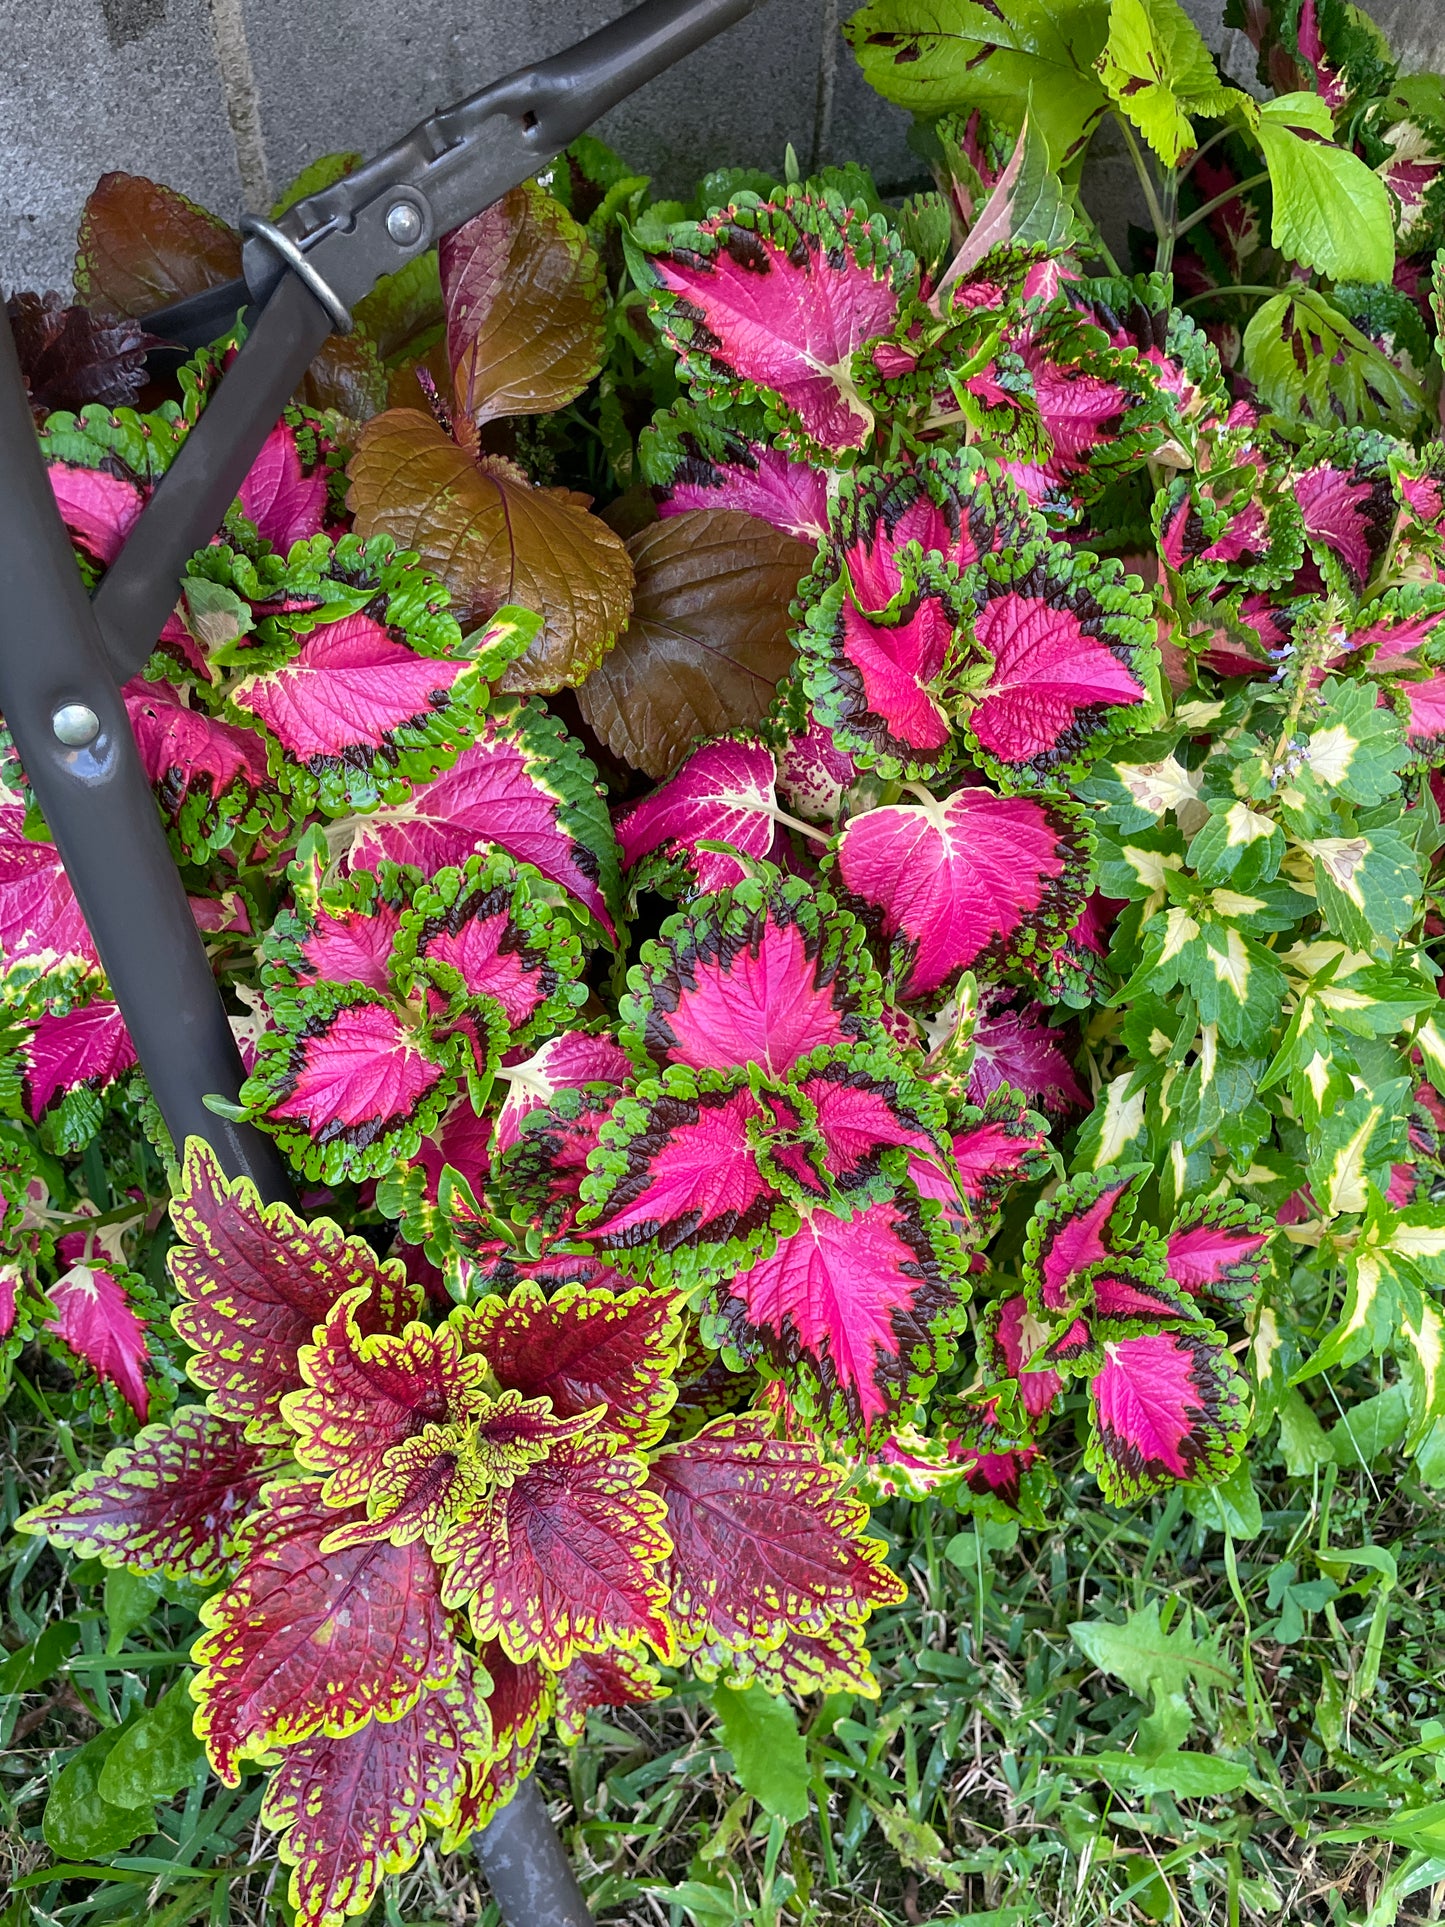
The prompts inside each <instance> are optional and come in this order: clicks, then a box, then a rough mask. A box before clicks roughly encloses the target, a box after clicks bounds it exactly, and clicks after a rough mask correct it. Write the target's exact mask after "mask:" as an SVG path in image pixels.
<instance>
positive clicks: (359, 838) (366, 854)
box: [347, 703, 620, 936]
mask: <svg viewBox="0 0 1445 1927" xmlns="http://www.w3.org/2000/svg"><path fill="white" fill-rule="evenodd" d="M489 843H494V844H497V845H498V846H499V847H500V848H502V849H504V850H506V851H507V852H508V854H509V855H511V856H514V857H516V858H517V860H518V862H522V863H530V864H531V865H532V866H533V868H534V869H537V870H540V871H541V873H542V875H543V876H544V877H550V878H551V879H552V881H553V882H554V883H559V884H561V886H562V888H563V889H564V890H566V891H567V892H568V894H569V895H570V896H573V897H575V898H576V899H577V901H578V902H579V903H581V904H583V905H584V906H585V907H586V908H587V909H588V910H590V911H591V913H592V915H593V916H594V917H596V919H597V921H598V922H599V923H600V924H601V926H602V928H603V929H604V930H605V931H606V932H607V933H608V935H609V936H612V935H614V934H615V925H614V923H613V920H612V909H611V907H610V906H613V905H615V904H616V902H617V899H618V895H619V888H620V886H619V881H618V870H617V845H616V841H615V839H614V837H613V834H612V825H611V822H610V820H609V818H608V815H607V810H606V807H605V805H604V804H603V802H602V799H601V796H600V794H599V792H598V788H597V776H596V772H595V771H594V770H593V768H592V766H591V764H590V763H588V762H587V761H586V760H585V758H584V757H583V756H582V755H581V753H580V752H579V751H578V749H577V747H576V745H575V744H574V743H572V741H571V739H570V738H569V737H568V736H567V734H566V731H565V730H564V729H563V727H562V725H561V724H560V723H559V722H557V721H556V720H555V719H554V718H553V717H551V716H549V715H547V713H546V712H545V711H544V710H543V709H541V708H540V706H537V705H535V704H530V703H516V704H510V705H506V704H504V705H495V704H494V705H493V707H492V709H491V711H490V712H489V714H488V716H487V719H486V723H485V725H484V726H483V728H482V729H481V731H480V733H479V735H478V737H477V740H476V741H475V742H474V743H473V744H471V745H470V746H469V747H468V748H467V749H465V750H463V751H462V753H461V755H460V756H458V758H457V760H456V762H455V763H454V764H453V766H452V767H451V768H450V769H449V770H446V771H444V772H443V773H442V774H441V775H440V776H437V777H434V778H433V779H432V780H431V781H430V782H427V783H419V784H418V785H417V786H416V788H415V790H414V792H413V794H412V797H411V800H410V802H408V803H404V804H401V805H399V806H397V807H395V808H383V809H379V810H377V811H375V812H374V813H373V814H371V815H369V816H364V817H360V818H357V819H355V821H354V822H353V823H352V825H351V826H350V842H349V845H348V846H347V861H348V863H349V864H350V866H351V868H352V869H362V870H374V869H375V868H376V867H377V866H378V865H379V864H380V863H383V862H392V863H402V864H409V865H413V866H415V867H416V868H417V869H420V870H422V871H424V872H426V874H428V875H434V874H435V873H436V872H437V871H438V870H442V869H446V868H447V867H448V866H453V865H459V864H462V863H464V862H465V861H466V859H467V858H468V857H469V856H471V855H472V854H473V853H474V852H476V851H478V850H481V849H482V848H483V847H484V846H485V845H487V844H489Z"/></svg>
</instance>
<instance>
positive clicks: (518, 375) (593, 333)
mask: <svg viewBox="0 0 1445 1927" xmlns="http://www.w3.org/2000/svg"><path fill="white" fill-rule="evenodd" d="M440 258H441V279H442V289H443V292H444V294H445V298H446V331H447V356H448V359H449V360H450V362H451V368H452V384H453V390H454V394H455V398H456V404H457V408H458V410H459V411H460V413H461V414H463V415H465V416H469V417H470V418H471V419H472V420H473V421H475V422H488V421H493V420H495V419H496V418H497V417H498V416H501V415H549V414H553V413H555V411H556V410H557V409H559V408H565V407H566V406H567V404H568V403H569V402H571V401H575V400H576V398H577V397H578V395H580V394H581V392H582V390H583V389H584V388H585V387H586V386H587V384H588V382H589V381H591V379H592V377H593V376H594V375H595V374H596V373H597V370H598V368H599V367H600V366H601V364H602V350H603V334H604V329H605V324H606V311H607V299H606V297H607V282H606V276H605V274H604V272H603V267H602V262H601V259H600V257H599V256H598V254H597V251H596V249H595V248H594V247H593V246H592V244H591V242H590V241H589V240H588V238H587V235H586V233H585V232H584V230H583V229H582V228H580V227H579V226H578V225H577V223H576V222H575V221H574V220H573V218H572V216H571V215H570V214H569V213H568V212H567V210H566V208H564V207H563V206H562V204H561V202H560V201H558V200H556V199H555V198H554V197H553V196H552V195H551V194H549V193H548V192H547V190H546V189H545V188H544V187H541V186H539V184H538V183H537V182H536V181H524V182H523V183H522V185H521V186H520V187H514V188H512V189H511V190H510V191H509V192H508V193H506V194H504V195H503V196H502V198H501V200H499V201H494V202H493V203H492V205H491V206H490V207H489V208H486V209H485V210H484V211H483V212H482V213H481V214H478V215H476V216H475V217H474V218H473V219H472V220H470V221H468V222H466V223H465V225H464V226H462V227H459V228H457V229H456V230H455V231H454V232H453V233H451V234H448V235H445V236H444V237H443V239H442V243H441V248H440Z"/></svg>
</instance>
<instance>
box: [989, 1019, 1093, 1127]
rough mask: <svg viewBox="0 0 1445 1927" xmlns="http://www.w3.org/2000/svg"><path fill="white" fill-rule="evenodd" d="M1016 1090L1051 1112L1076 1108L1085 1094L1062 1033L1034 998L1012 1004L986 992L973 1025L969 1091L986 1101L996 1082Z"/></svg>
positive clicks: (1085, 1101) (998, 1086)
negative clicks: (1026, 1001) (1032, 1000)
mask: <svg viewBox="0 0 1445 1927" xmlns="http://www.w3.org/2000/svg"><path fill="white" fill-rule="evenodd" d="M1004 1087H1007V1088H1009V1089H1011V1090H1016V1091H1021V1092H1022V1093H1023V1095H1024V1096H1025V1097H1026V1098H1028V1100H1029V1102H1030V1103H1031V1104H1036V1105H1037V1106H1038V1108H1039V1109H1040V1110H1041V1111H1045V1112H1047V1113H1048V1115H1049V1116H1050V1117H1060V1116H1063V1115H1064V1114H1065V1113H1066V1112H1068V1111H1071V1110H1074V1109H1081V1108H1083V1107H1084V1106H1086V1105H1087V1104H1088V1102H1089V1094H1088V1092H1087V1091H1086V1090H1085V1089H1084V1087H1083V1085H1082V1084H1081V1083H1080V1082H1079V1078H1078V1073H1077V1072H1076V1071H1075V1070H1074V1067H1073V1065H1072V1064H1071V1063H1070V1062H1069V1057H1068V1052H1067V1049H1066V1047H1065V1034H1064V1032H1062V1031H1060V1030H1056V1029H1055V1028H1054V1026H1053V1025H1051V1024H1049V1023H1048V1022H1047V1021H1046V1019H1045V1017H1044V1013H1043V1010H1042V1009H1041V1007H1040V1006H1039V1005H1038V1004H1034V1003H1022V1004H1019V1005H1011V1004H1008V1003H1006V1002H1002V1001H1000V1000H999V999H997V998H996V997H990V996H988V995H987V993H986V994H985V997H984V998H983V1000H982V1007H981V1011H980V1015H979V1018H978V1022H977V1023H976V1024H975V1025H974V1031H973V1060H972V1063H971V1064H970V1066H969V1075H968V1095H969V1099H970V1101H971V1102H972V1103H974V1104H987V1103H988V1102H989V1100H990V1098H991V1097H992V1096H993V1093H994V1092H995V1091H997V1090H1000V1089H1001V1088H1004Z"/></svg>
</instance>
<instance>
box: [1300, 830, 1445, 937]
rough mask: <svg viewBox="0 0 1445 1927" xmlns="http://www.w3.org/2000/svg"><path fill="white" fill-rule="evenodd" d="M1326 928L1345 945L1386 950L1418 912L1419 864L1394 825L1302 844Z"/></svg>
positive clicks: (1402, 833)
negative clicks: (1310, 868) (1313, 877)
mask: <svg viewBox="0 0 1445 1927" xmlns="http://www.w3.org/2000/svg"><path fill="white" fill-rule="evenodd" d="M1301 847H1302V848H1303V849H1304V850H1305V851H1306V853H1307V854H1308V855H1309V857H1310V858H1311V859H1312V861H1313V863H1314V872H1315V888H1316V890H1317V891H1318V892H1319V903H1320V912H1321V915H1322V916H1323V918H1324V921H1325V927H1326V928H1327V929H1328V930H1331V931H1333V933H1334V934H1335V935H1336V936H1337V937H1342V938H1343V939H1344V940H1345V942H1346V943H1348V944H1352V945H1355V946H1359V947H1365V948H1369V949H1371V950H1375V951H1380V950H1390V949H1393V947H1394V945H1395V944H1396V942H1397V941H1398V940H1399V938H1400V937H1401V936H1403V935H1404V933H1405V931H1406V930H1408V929H1409V927H1410V925H1411V924H1412V923H1413V922H1414V920H1415V916H1416V913H1417V911H1418V908H1419V899H1420V871H1419V864H1418V860H1417V858H1416V856H1415V852H1414V850H1413V849H1412V848H1411V846H1410V843H1409V841H1408V840H1407V838H1406V836H1405V834H1404V832H1403V830H1402V829H1400V828H1398V827H1397V825H1396V823H1394V822H1386V823H1382V824H1380V825H1378V826H1377V827H1374V828H1369V829H1366V828H1363V827H1361V828H1360V829H1358V830H1356V831H1355V832H1354V833H1353V834H1352V835H1346V836H1318V837H1311V838H1308V839H1305V840H1304V841H1303V842H1302V844H1301Z"/></svg>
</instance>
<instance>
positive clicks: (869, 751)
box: [800, 558, 960, 776]
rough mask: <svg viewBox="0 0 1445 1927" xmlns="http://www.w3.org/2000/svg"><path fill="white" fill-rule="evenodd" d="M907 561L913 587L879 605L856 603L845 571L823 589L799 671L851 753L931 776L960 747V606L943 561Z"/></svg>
mask: <svg viewBox="0 0 1445 1927" xmlns="http://www.w3.org/2000/svg"><path fill="white" fill-rule="evenodd" d="M907 566H908V569H909V577H908V589H907V592H906V593H902V594H900V595H899V596H898V597H897V598H896V599H895V601H894V603H893V606H892V607H890V608H889V609H888V610H887V611H884V612H881V613H878V614H872V615H870V614H868V613H866V612H865V611H864V610H862V609H860V608H859V606H858V604H857V603H856V602H855V601H854V599H853V597H852V595H851V594H850V593H849V590H848V584H847V581H846V579H844V578H842V577H840V578H839V579H837V580H836V581H834V582H833V583H832V584H830V585H829V587H827V588H825V589H824V590H823V592H822V593H821V595H820V596H819V597H818V599H817V600H816V601H815V602H814V603H813V605H812V607H811V608H810V609H809V610H808V613H807V617H806V620H805V623H804V627H803V629H802V631H801V633H800V646H801V649H802V658H803V660H802V681H803V687H804V689H805V690H806V691H807V694H808V698H809V701H810V703H811V706H812V709H813V711H814V713H815V715H816V716H817V718H818V720H819V721H820V723H821V724H822V726H823V727H824V728H826V729H827V731H828V732H829V734H830V736H831V738H832V740H833V741H834V742H835V743H836V744H837V745H838V747H839V748H840V749H842V750H843V751H844V752H845V753H846V754H848V755H849V756H852V757H856V758H857V760H858V761H859V762H860V763H862V764H864V765H866V766H868V767H874V766H876V767H877V768H878V769H879V770H880V771H882V772H883V773H884V774H885V775H890V776H893V775H907V776H926V775H932V774H933V773H934V772H935V771H937V770H939V769H942V768H944V767H945V766H946V765H947V763H948V762H949V761H950V760H951V757H952V755H953V721H952V717H951V715H950V712H949V707H948V701H947V690H946V684H947V681H948V671H949V665H950V663H951V661H952V658H953V656H954V654H955V643H956V638H957V635H958V631H959V623H960V609H959V606H958V595H957V592H956V590H955V588H954V586H953V584H952V583H950V582H949V581H948V580H947V579H945V578H943V577H942V576H940V575H939V574H938V572H937V570H936V569H933V568H932V567H931V565H929V564H927V563H925V562H920V561H919V560H917V559H916V558H914V559H913V560H911V561H910V562H909V563H908V565H907Z"/></svg>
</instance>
